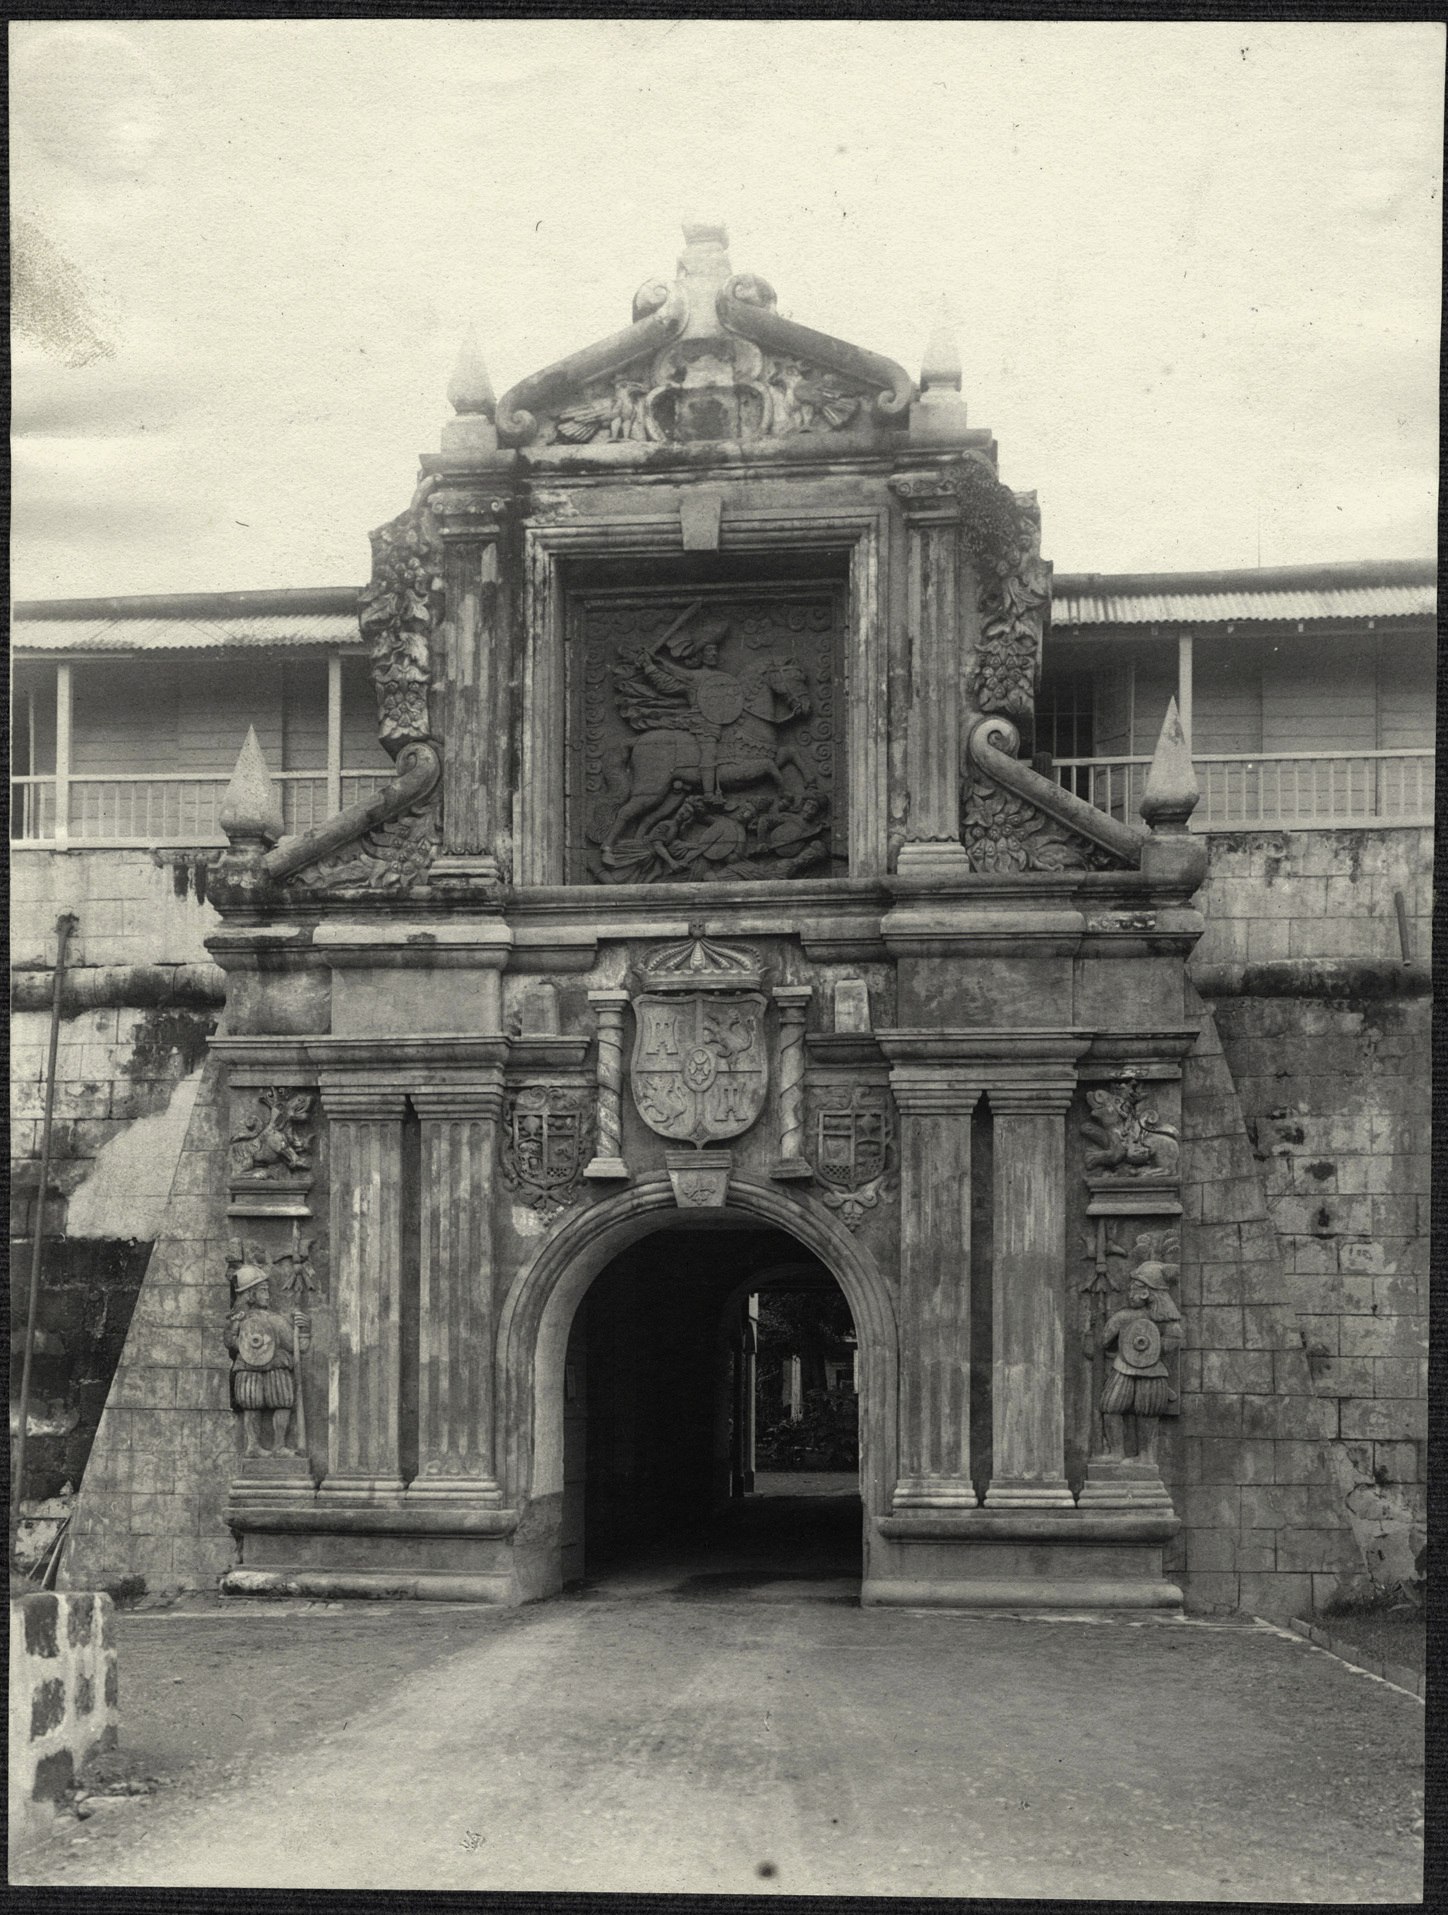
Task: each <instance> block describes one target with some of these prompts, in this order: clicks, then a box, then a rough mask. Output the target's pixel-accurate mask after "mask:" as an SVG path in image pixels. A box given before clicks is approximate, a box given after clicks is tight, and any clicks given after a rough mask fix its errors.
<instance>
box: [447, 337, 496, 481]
mask: <svg viewBox="0 0 1448 1915" xmlns="http://www.w3.org/2000/svg"><path fill="white" fill-rule="evenodd" d="M447 396H448V403H449V404H450V405H451V406H452V409H453V411H454V412H455V413H456V414H457V417H456V418H455V419H449V420H448V422H447V424H446V425H445V426H444V427H443V429H442V449H443V451H444V452H495V451H496V450H497V446H498V432H497V427H496V426H495V425H494V424H493V415H494V414H495V412H496V411H497V401H496V399H495V398H494V397H493V382H492V380H491V379H490V378H489V377H488V368H487V366H486V364H485V363H484V360H483V354H482V349H481V347H480V346H479V345H478V336H477V334H476V333H475V332H474V331H473V329H472V327H471V326H470V327H469V328H468V331H467V336H466V338H465V339H464V340H463V343H462V345H461V346H460V347H459V348H458V356H457V359H456V361H455V363H454V365H453V369H452V377H451V378H450V379H449V380H448V382H447Z"/></svg>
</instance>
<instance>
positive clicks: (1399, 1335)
mask: <svg viewBox="0 0 1448 1915" xmlns="http://www.w3.org/2000/svg"><path fill="white" fill-rule="evenodd" d="M1427 1343H1428V1338H1427V1332H1426V1325H1424V1323H1423V1322H1422V1320H1421V1318H1418V1317H1411V1316H1400V1317H1376V1316H1373V1317H1358V1316H1345V1317H1343V1318H1342V1321H1341V1328H1340V1333H1339V1347H1340V1349H1341V1352H1342V1354H1343V1356H1362V1357H1419V1356H1422V1355H1423V1354H1424V1353H1425V1352H1426V1349H1427ZM1368 1394H1371V1392H1368V1391H1365V1392H1364V1395H1368Z"/></svg>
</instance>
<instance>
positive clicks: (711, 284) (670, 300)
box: [497, 225, 914, 447]
mask: <svg viewBox="0 0 1448 1915" xmlns="http://www.w3.org/2000/svg"><path fill="white" fill-rule="evenodd" d="M684 237H685V241H686V245H685V250H684V253H683V256H682V258H681V259H680V261H679V275H678V278H677V279H676V280H675V281H674V283H673V284H672V285H664V284H662V283H661V282H658V281H651V282H650V283H649V284H647V285H645V286H644V287H643V288H641V290H640V292H639V293H638V295H637V296H636V298H635V300H634V308H633V311H634V323H633V324H632V325H631V326H629V327H627V328H626V329H625V330H624V331H623V332H621V333H616V334H615V335H614V336H613V337H612V338H611V339H606V340H603V341H601V342H600V343H599V344H598V345H596V346H591V347H588V348H586V349H585V350H584V351H582V352H579V353H575V354H574V355H573V356H572V357H571V358H569V359H565V360H561V361H559V362H558V364H556V365H553V366H549V367H547V368H546V369H545V370H544V371H542V372H540V373H535V374H534V375H533V376H532V377H531V378H528V379H525V380H523V381H522V382H521V383H520V384H519V385H517V386H515V387H513V389H512V390H511V391H510V392H507V393H505V394H504V395H503V397H502V399H501V400H500V401H499V403H498V409H497V428H498V437H499V440H500V442H501V443H502V444H504V445H528V444H530V443H532V442H533V441H534V440H535V439H539V438H541V439H542V440H543V441H544V442H545V443H546V444H550V445H556V446H564V447H568V446H592V445H620V444H627V443H630V442H633V443H639V444H656V445H657V444H664V445H667V444H679V443H688V442H692V441H698V440H711V439H716V440H717V439H727V440H756V439H787V438H798V437H808V436H811V435H814V436H826V437H827V436H830V435H834V434H840V433H850V432H855V431H860V430H864V431H870V432H873V431H874V430H876V429H877V428H880V427H889V426H891V425H894V424H896V423H901V424H903V422H904V419H905V416H906V414H907V413H908V411H909V407H910V403H911V400H912V399H913V397H914V387H913V386H912V385H911V383H910V380H909V378H908V377H907V375H906V373H905V371H904V369H903V368H902V367H900V366H898V365H896V364H895V363H894V361H893V360H889V359H885V358H882V357H881V356H880V355H879V354H878V353H872V352H866V351H864V350H863V349H862V348H860V347H858V346H852V345H849V344H847V343H846V341H844V340H842V339H833V338H831V337H830V335H829V334H827V333H822V332H815V331H813V330H812V329H811V328H809V327H807V326H800V325H797V324H796V323H795V322H794V321H793V320H789V319H784V318H781V317H780V314H779V312H778V310H777V307H778V301H777V299H776V297H775V292H774V288H773V287H772V286H771V285H770V284H769V282H768V281H767V280H764V279H761V278H759V276H758V275H757V274H754V273H734V272H733V271H732V269H731V267H730V264H729V257H728V253H727V251H726V247H727V244H728V237H727V235H726V233H725V232H724V229H723V228H722V227H718V226H709V225H698V226H686V227H685V229H684Z"/></svg>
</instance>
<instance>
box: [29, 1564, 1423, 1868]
mask: <svg viewBox="0 0 1448 1915" xmlns="http://www.w3.org/2000/svg"><path fill="white" fill-rule="evenodd" d="M122 1670H123V1685H124V1687H123V1697H124V1698H125V1699H126V1724H127V1728H126V1735H127V1738H128V1741H129V1742H130V1743H131V1744H132V1746H134V1747H136V1748H137V1750H138V1752H139V1753H144V1754H147V1755H150V1756H152V1757H154V1760H155V1763H156V1766H163V1767H164V1766H167V1765H169V1772H171V1773H173V1774H174V1776H175V1780H174V1783H173V1785H172V1786H170V1787H167V1788H165V1789H163V1790H162V1791H161V1792H159V1793H158V1794H157V1795H155V1796H154V1797H150V1798H145V1799H141V1800H138V1801H127V1802H124V1803H122V1804H119V1805H117V1806H115V1807H110V1808H107V1809H106V1810H104V1811H103V1812H101V1813H98V1814H97V1815H96V1816H94V1817H93V1818H92V1819H91V1820H90V1821H88V1822H86V1823H84V1824H79V1825H78V1824H76V1823H75V1822H68V1823H65V1824H62V1825H61V1826H60V1827H59V1828H58V1829H57V1832H56V1835H55V1836H54V1838H53V1839H51V1840H49V1841H48V1842H47V1844H46V1845H45V1846H44V1847H43V1848H41V1849H38V1850H36V1851H35V1852H34V1853H33V1854H32V1855H31V1856H30V1857H29V1858H28V1859H27V1860H26V1861H25V1862H24V1863H23V1865H19V1866H17V1864H16V1863H15V1862H14V1861H12V1879H14V1880H17V1881H31V1882H47V1883H65V1884H71V1883H74V1884H111V1885H117V1886H120V1885H156V1886H159V1885H187V1886H207V1887H222V1886H255V1887H262V1886H274V1887H293V1888H302V1887H319V1888H322V1887H325V1888H384V1889H385V1888H398V1887H404V1886H405V1887H409V1888H436V1889H474V1890H486V1889H534V1890H549V1889H553V1890H569V1889H595V1890H636V1891H638V1890H655V1891H698V1892H709V1891H718V1892H731V1893H740V1892H744V1893H748V1892H751V1891H755V1892H759V1893H783V1894H790V1893H794V1894H801V1893H806V1894H807V1893H833V1894H856V1895H858V1894H885V1895H952V1896H989V1895H999V1896H1022V1895H1033V1896H1061V1897H1069V1898H1082V1897H1124V1898H1143V1899H1150V1900H1173V1899H1181V1898H1204V1899H1209V1900H1215V1899H1243V1900H1256V1899H1266V1900H1288V1901H1298V1900H1302V1901H1349V1902H1351V1901H1360V1900H1361V1901H1379V1900H1405V1899H1412V1898H1415V1897H1416V1896H1417V1895H1418V1894H1419V1893H1420V1892H1421V1847H1420V1842H1419V1838H1418V1837H1417V1835H1416V1833H1415V1823H1416V1819H1417V1817H1418V1816H1419V1815H1420V1813H1421V1794H1420V1792H1419V1784H1420V1767H1421V1758H1422V1740H1423V1710H1422V1707H1421V1705H1420V1704H1418V1703H1417V1702H1416V1701H1413V1700H1410V1699H1409V1698H1408V1697H1406V1696H1403V1695H1401V1694H1399V1693H1397V1692H1396V1691H1394V1690H1392V1689H1390V1688H1388V1687H1386V1686H1385V1685H1384V1684H1382V1683H1378V1682H1375V1681H1373V1680H1371V1679H1370V1678H1367V1677H1364V1676H1360V1675H1355V1674H1353V1673H1351V1672H1349V1671H1348V1670H1346V1669H1344V1668H1343V1667H1342V1666H1341V1665H1340V1664H1338V1663H1336V1662H1334V1661H1332V1660H1331V1659H1330V1658H1329V1657H1327V1656H1325V1655H1324V1654H1322V1653H1321V1652H1319V1651H1317V1650H1314V1649H1312V1648H1311V1647H1309V1646H1308V1645H1306V1644H1304V1643H1302V1642H1299V1641H1296V1640H1289V1639H1286V1638H1284V1637H1283V1636H1282V1635H1281V1634H1278V1633H1275V1632H1272V1631H1269V1630H1266V1629H1258V1628H1253V1627H1251V1626H1242V1627H1234V1626H1229V1625H1218V1626H1212V1625H1201V1624H1191V1623H1180V1622H1178V1623H1170V1622H1155V1621H1144V1622H1126V1621H1084V1620H1083V1621H1053V1622H1046V1621H1027V1620H1010V1619H1006V1618H984V1617H967V1616H951V1615H937V1614H915V1613H905V1612H888V1611H880V1610H873V1611H871V1610H860V1609H858V1608H854V1607H851V1606H849V1605H848V1604H847V1603H841V1602H819V1601H807V1600H800V1599H799V1597H798V1595H797V1594H795V1593H793V1592H791V1591H790V1590H788V1589H787V1588H784V1589H781V1588H778V1587H776V1588H774V1589H773V1590H772V1591H771V1590H768V1589H761V1590H760V1591H758V1592H755V1593H754V1594H753V1596H751V1595H750V1594H747V1593H743V1594H740V1593H727V1592H721V1593H720V1594H719V1595H717V1596H715V1595H712V1594H708V1593H705V1594H699V1593H697V1592H696V1593H695V1595H694V1596H693V1597H692V1598H691V1599H684V1598H681V1597H679V1596H678V1595H674V1596H672V1597H671V1596H669V1595H667V1594H665V1595H659V1596H653V1597H648V1596H644V1597H638V1596H634V1597H633V1598H632V1599H630V1600H610V1599H608V1598H607V1596H606V1595H605V1596H604V1597H602V1598H599V1597H597V1596H595V1598H594V1599H592V1600H587V1599H584V1600H567V1599H564V1600H561V1601H557V1602H554V1603H551V1604H547V1605H540V1606H538V1607H536V1608H532V1609H528V1610H524V1611H519V1612H512V1613H503V1612H498V1611H479V1610H463V1609H458V1610H446V1611H444V1610H441V1609H429V1607H428V1606H427V1605H415V1606H412V1607H411V1608H409V1607H408V1606H406V1605H396V1606H391V1605H365V1604H356V1605H346V1606H335V1607H329V1608H315V1607H314V1608H312V1609H310V1610H309V1611H308V1612H307V1613H304V1614H297V1613H287V1612H285V1611H282V1610H277V1611H274V1612H271V1613H266V1612H263V1611H261V1610H260V1609H259V1608H258V1609H251V1610H248V1611H246V1612H242V1611H239V1610H236V1609H231V1610H223V1611H220V1612H216V1611H212V1612H209V1613H196V1614H186V1613H173V1614H161V1615H156V1616H134V1617H127V1618H125V1619H124V1624H123V1635H122ZM183 1695H184V1696H187V1697H188V1698H189V1699H188V1701H186V1702H184V1703H183V1701H182V1700H181V1698H182V1697H183ZM188 1711H189V1713H188ZM187 1725H189V1726H187ZM228 1770H229V1771H231V1772H230V1773H228V1772H227V1771H228Z"/></svg>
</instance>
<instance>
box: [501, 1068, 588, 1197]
mask: <svg viewBox="0 0 1448 1915" xmlns="http://www.w3.org/2000/svg"><path fill="white" fill-rule="evenodd" d="M592 1134H593V1124H592V1116H591V1112H590V1110H589V1107H588V1103H587V1100H586V1098H585V1095H584V1093H583V1092H582V1091H581V1090H574V1089H572V1088H570V1087H568V1086H565V1085H559V1084H526V1085H524V1086H523V1088H522V1089H521V1090H519V1091H517V1092H516V1093H515V1094H514V1095H513V1096H512V1097H511V1098H509V1100H508V1104H507V1108H506V1111H505V1113H504V1118H503V1136H502V1160H503V1179H504V1181H505V1182H506V1183H507V1184H508V1186H509V1187H510V1188H511V1189H513V1190H516V1191H517V1192H518V1194H519V1197H520V1198H521V1200H522V1201H523V1202H524V1203H526V1204H528V1205H530V1206H531V1207H532V1208H533V1209H534V1210H536V1211H537V1212H538V1213H539V1215H540V1216H543V1217H549V1218H552V1217H555V1216H557V1215H558V1213H559V1212H560V1211H562V1210H565V1209H567V1207H568V1206H569V1204H571V1203H572V1202H573V1201H574V1199H575V1197H576V1196H577V1186H578V1179H579V1176H580V1175H581V1173H582V1170H583V1166H584V1164H585V1163H587V1161H588V1156H589V1150H590V1146H591V1142H592Z"/></svg>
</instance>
